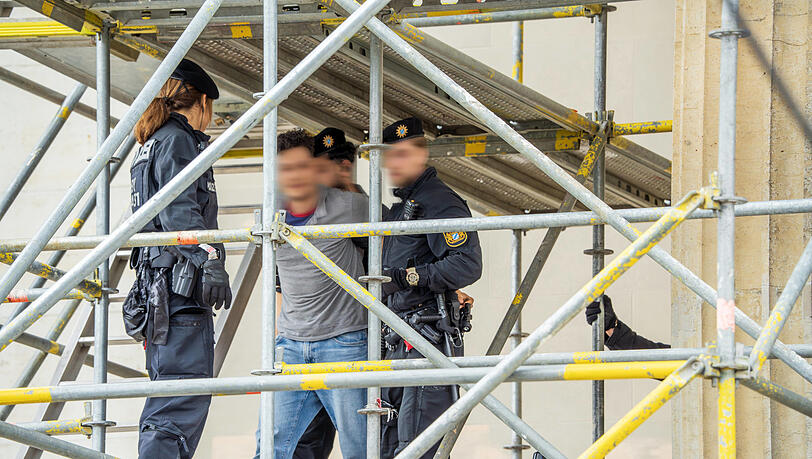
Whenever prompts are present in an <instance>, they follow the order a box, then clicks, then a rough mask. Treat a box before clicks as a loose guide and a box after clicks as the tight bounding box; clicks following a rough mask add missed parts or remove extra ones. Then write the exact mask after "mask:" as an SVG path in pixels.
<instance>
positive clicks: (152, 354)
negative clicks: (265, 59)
mask: <svg viewBox="0 0 812 459" xmlns="http://www.w3.org/2000/svg"><path fill="white" fill-rule="evenodd" d="M218 96H219V92H218V90H217V86H216V85H215V83H214V81H213V80H212V79H211V77H209V75H208V74H207V73H206V72H205V71H204V70H203V69H202V68H200V66H198V65H197V64H195V63H194V62H191V61H189V60H186V59H184V60H183V61H181V63H180V64H179V65H178V67H177V69H176V70H175V71H174V72H173V73H172V76H171V77H170V79H169V80H167V82H166V83H165V84H164V86H163V88H161V91H160V93H159V96H158V97H157V98H156V99H154V100H153V101H152V102H151V103H150V105H149V106H148V107H147V110H146V111H145V112H144V114H143V115H142V116H141V119H140V120H139V121H138V123H137V124H136V126H135V134H136V138H137V140H138V142H139V143H141V145H142V146H141V148H140V149H139V151H138V154H137V155H136V157H135V158H134V159H133V162H132V166H131V169H130V175H131V182H132V196H131V199H132V210H133V212H134V211H136V210H138V208H140V207H141V206H142V205H143V204H144V203H145V202H146V201H147V200H148V199H149V198H151V197H152V196H153V195H155V193H156V192H158V190H160V189H161V188H162V187H163V186H165V185H166V184H167V183H168V182H169V181H170V180H172V178H174V177H175V176H176V175H177V174H178V173H180V171H181V170H183V168H184V167H186V166H187V165H188V164H189V163H190V162H191V161H192V160H194V159H195V158H196V157H197V155H198V154H200V152H201V151H203V149H205V148H206V147H207V146H208V141H209V136H207V135H205V134H204V133H203V132H202V131H203V130H205V129H206V127H207V126H208V125H209V123H210V122H211V119H212V101H213V100H215V99H217V97H218ZM209 229H217V192H216V188H215V185H214V175H213V171H212V170H211V169H209V170H208V171H207V172H206V173H204V174H203V175H202V176H201V177H200V178H198V179H197V180H196V181H195V183H193V184H192V185H191V186H189V187H188V188H187V189H185V190H184V191H183V192H182V193H181V194H180V195H179V196H178V197H177V198H175V200H174V201H172V203H171V204H169V205H168V206H167V207H166V208H165V209H164V210H162V211H161V212H160V213H159V214H158V216H157V217H155V218H154V219H153V220H152V221H150V222H149V223H148V224H147V225H146V226H145V227H144V228H143V230H142V231H145V232H152V231H188V230H209ZM224 260H225V251H224V248H223V245H222V244H212V245H211V246H209V245H206V244H201V245H200V246H198V245H180V246H174V247H145V248H142V249H136V250H134V251H133V256H132V258H131V260H130V264H131V266H132V267H134V268H135V269H136V270H137V276H136V283H135V285H134V286H133V289H132V290H131V291H130V294H129V295H128V298H127V300H126V301H125V304H124V308H123V312H124V319H125V327H126V328H127V332H128V333H130V334H131V335H132V336H134V337H136V338H137V339H143V340H144V341H145V344H144V349H145V351H146V366H147V371H148V372H149V377H150V379H151V380H172V379H186V378H210V377H212V376H213V363H214V327H213V323H212V307H213V308H214V309H219V308H220V307H225V308H228V307H229V306H230V304H231V288H230V286H229V281H228V274H227V273H226V271H225V267H224V264H223V263H224ZM210 403H211V396H210V395H201V396H188V397H159V398H148V399H147V400H146V403H145V404H144V410H143V412H142V413H141V420H140V429H139V432H140V434H139V439H138V455H139V457H141V458H150V459H161V458H166V459H176V458H181V459H185V458H191V457H192V456H193V454H194V452H195V449H196V448H197V445H198V442H199V441H200V435H201V434H202V432H203V426H204V425H205V423H206V417H207V415H208V410H209V405H210Z"/></svg>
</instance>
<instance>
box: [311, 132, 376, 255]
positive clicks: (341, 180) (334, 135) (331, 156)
mask: <svg viewBox="0 0 812 459" xmlns="http://www.w3.org/2000/svg"><path fill="white" fill-rule="evenodd" d="M313 140H314V150H313V155H314V156H315V158H316V159H315V163H316V171H317V173H318V176H319V182H320V183H321V184H322V185H324V186H328V187H331V188H338V189H339V190H343V191H352V192H353V193H361V194H366V193H364V190H363V189H362V188H361V185H359V184H357V183H354V182H353V170H354V167H355V145H353V143H352V142H348V141H347V138H346V136H345V135H344V131H342V130H341V129H338V128H334V127H328V128H324V129H323V130H322V131H321V132H319V133H318V134H316V137H315V138H314V139H313ZM358 239H364V238H358Z"/></svg>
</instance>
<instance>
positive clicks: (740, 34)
mask: <svg viewBox="0 0 812 459" xmlns="http://www.w3.org/2000/svg"><path fill="white" fill-rule="evenodd" d="M731 35H733V36H735V37H737V38H745V37H749V36H750V31H748V30H746V29H716V30H712V31H711V32H710V33H709V34H708V36H709V37H711V38H717V39H718V38H722V37H729V36H731Z"/></svg>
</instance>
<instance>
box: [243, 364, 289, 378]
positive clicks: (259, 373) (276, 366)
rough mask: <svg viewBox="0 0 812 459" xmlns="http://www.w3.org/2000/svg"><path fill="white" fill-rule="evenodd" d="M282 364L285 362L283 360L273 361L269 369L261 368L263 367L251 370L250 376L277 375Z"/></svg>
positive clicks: (280, 370) (280, 371)
mask: <svg viewBox="0 0 812 459" xmlns="http://www.w3.org/2000/svg"><path fill="white" fill-rule="evenodd" d="M284 364H285V362H274V364H273V368H271V369H269V370H263V369H259V370H251V376H270V375H278V374H279V373H282V368H281V367H282V365H284Z"/></svg>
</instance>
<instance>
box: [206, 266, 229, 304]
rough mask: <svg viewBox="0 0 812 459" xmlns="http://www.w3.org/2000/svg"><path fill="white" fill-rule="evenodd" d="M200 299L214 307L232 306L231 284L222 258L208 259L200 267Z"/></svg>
mask: <svg viewBox="0 0 812 459" xmlns="http://www.w3.org/2000/svg"><path fill="white" fill-rule="evenodd" d="M200 269H201V270H202V272H203V274H202V275H201V276H200V300H201V301H202V302H203V304H207V305H209V306H214V309H220V308H221V307H225V308H226V309H228V308H230V307H231V286H230V285H229V282H228V273H227V272H226V268H225V266H223V262H222V260H207V261H206V262H205V263H203V266H201V267H200Z"/></svg>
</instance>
